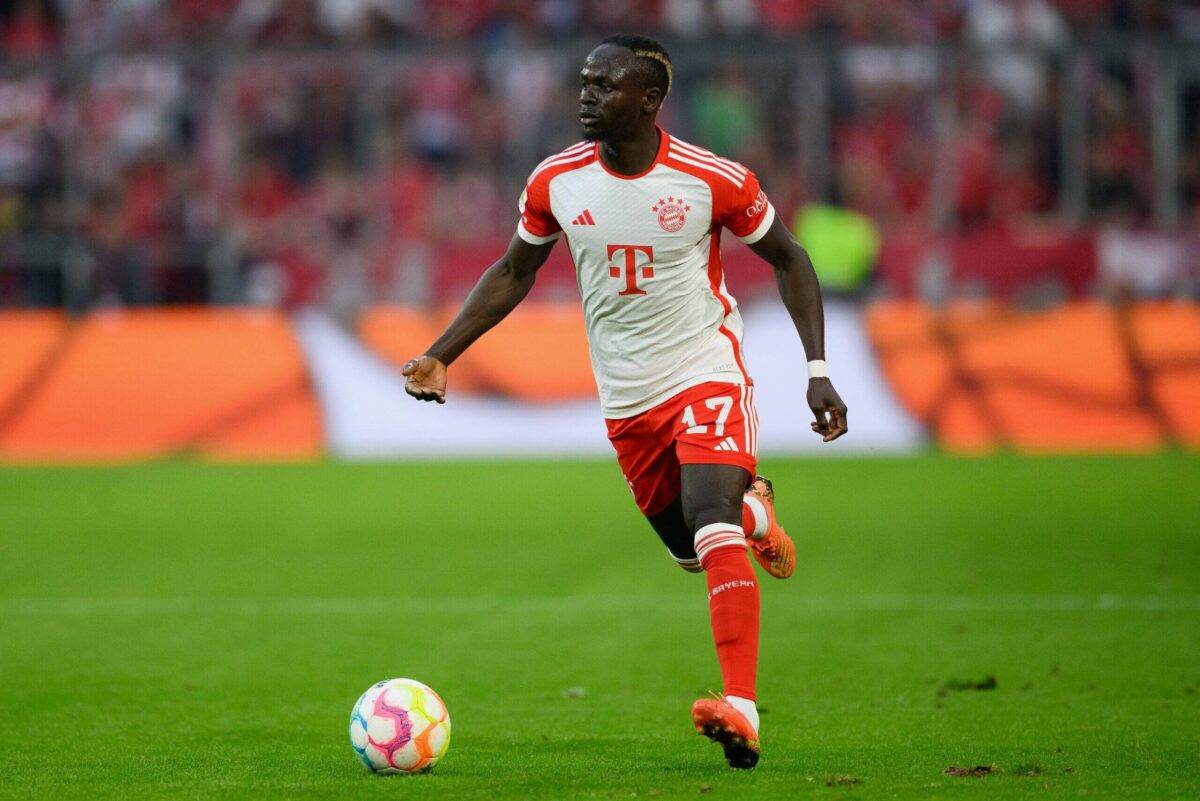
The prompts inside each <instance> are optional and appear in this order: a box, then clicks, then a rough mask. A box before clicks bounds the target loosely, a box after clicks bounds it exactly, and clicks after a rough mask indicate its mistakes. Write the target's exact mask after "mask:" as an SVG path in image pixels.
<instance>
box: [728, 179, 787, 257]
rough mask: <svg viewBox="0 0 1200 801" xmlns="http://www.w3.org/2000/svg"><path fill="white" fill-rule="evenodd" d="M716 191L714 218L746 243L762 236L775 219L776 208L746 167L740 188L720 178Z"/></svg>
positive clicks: (755, 240)
mask: <svg viewBox="0 0 1200 801" xmlns="http://www.w3.org/2000/svg"><path fill="white" fill-rule="evenodd" d="M716 194H717V197H715V198H713V200H714V203H713V216H714V217H715V218H716V221H717V222H719V223H720V224H721V225H723V226H725V227H726V228H728V229H729V230H730V231H732V232H733V235H734V236H736V237H737V238H738V239H740V240H742V241H743V242H745V243H746V244H747V245H752V244H754V243H755V242H757V241H758V240H760V239H762V238H763V236H765V235H766V233H767V230H768V229H769V228H770V227H771V223H773V222H775V207H774V206H772V205H771V201H770V200H768V199H767V193H766V192H764V191H763V190H762V187H760V186H759V185H758V177H757V176H756V175H755V174H754V173H752V172H750V171H749V170H747V171H746V178H745V180H743V181H742V185H741V186H740V187H739V186H737V185H736V184H733V183H731V182H727V181H721V182H719V184H718V192H717V193H716Z"/></svg>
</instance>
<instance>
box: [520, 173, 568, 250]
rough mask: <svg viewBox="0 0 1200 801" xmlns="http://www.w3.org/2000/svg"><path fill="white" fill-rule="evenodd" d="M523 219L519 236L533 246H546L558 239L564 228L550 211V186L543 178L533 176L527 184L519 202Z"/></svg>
mask: <svg viewBox="0 0 1200 801" xmlns="http://www.w3.org/2000/svg"><path fill="white" fill-rule="evenodd" d="M517 208H518V210H519V211H520V212H521V219H520V221H519V222H518V223H517V235H518V236H520V237H521V238H522V239H524V240H525V241H526V242H528V243H529V244H531V245H544V244H546V243H547V242H553V241H554V240H555V239H557V238H558V234H559V232H560V231H562V228H561V227H560V226H559V224H558V220H556V219H554V214H553V213H552V212H551V211H550V184H549V182H548V181H545V180H542V179H541V176H538V175H536V174H535V175H533V176H531V177H530V179H529V181H528V182H527V183H526V184H525V191H523V192H522V193H521V199H520V200H519V201H517Z"/></svg>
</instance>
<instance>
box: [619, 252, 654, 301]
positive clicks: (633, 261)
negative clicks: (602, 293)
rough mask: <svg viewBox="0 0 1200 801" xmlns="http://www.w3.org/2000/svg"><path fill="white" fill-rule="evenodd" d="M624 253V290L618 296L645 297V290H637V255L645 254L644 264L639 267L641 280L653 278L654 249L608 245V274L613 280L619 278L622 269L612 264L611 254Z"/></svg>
mask: <svg viewBox="0 0 1200 801" xmlns="http://www.w3.org/2000/svg"><path fill="white" fill-rule="evenodd" d="M622 250H623V251H625V266H624V268H623V269H624V274H625V288H624V289H623V290H621V291H620V292H619V293H617V294H619V295H645V294H646V290H644V289H640V288H638V285H637V279H638V263H637V254H638V253H645V254H646V263H645V264H643V265H642V266H641V271H642V278H653V277H654V267H653V264H654V248H652V247H650V246H649V245H609V246H608V260H609V265H608V274H609V275H610V276H612V277H613V278H620V277H621V273H622V267H621V266H620V265H616V264H612V257H613V254H615V253H618V252H620V251H622Z"/></svg>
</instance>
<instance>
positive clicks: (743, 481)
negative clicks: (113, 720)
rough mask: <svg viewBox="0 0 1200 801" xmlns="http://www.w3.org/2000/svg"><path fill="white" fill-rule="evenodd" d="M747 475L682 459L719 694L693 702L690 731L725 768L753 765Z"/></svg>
mask: <svg viewBox="0 0 1200 801" xmlns="http://www.w3.org/2000/svg"><path fill="white" fill-rule="evenodd" d="M750 479H751V474H750V472H749V471H747V470H746V469H745V468H744V467H740V466H737V465H732V464H695V463H692V464H684V465H682V467H681V470H680V484H681V488H680V497H681V503H682V511H683V516H684V519H685V521H686V523H687V525H688V528H689V529H690V530H691V531H693V532H695V534H694V537H695V540H694V542H695V549H696V554H697V556H698V558H699V559H700V564H701V566H702V567H703V569H704V573H705V577H706V579H707V584H708V603H709V614H710V617H711V620H712V631H713V641H714V642H715V644H716V648H717V661H718V662H719V663H720V665H721V675H722V678H723V680H724V685H725V686H724V695H723V697H721V698H717V699H701V700H699V701H697V702H696V703H695V704H693V706H692V720H693V722H694V723H695V725H696V729H697V731H699V732H701V733H702V734H704V735H705V736H706V737H708V738H709V739H711V740H714V741H715V742H719V743H720V744H721V745H722V746H723V747H724V749H725V758H726V759H727V760H728V761H729V765H730V767H735V768H752V767H754V766H755V765H756V764H757V763H758V755H759V738H758V711H757V709H756V708H755V704H754V700H755V679H756V672H757V670H758V630H759V594H758V581H757V580H756V578H755V575H754V568H753V567H752V566H751V564H750V558H749V556H748V555H747V553H746V537H745V532H744V531H743V528H742V506H743V493H744V492H745V489H746V485H747V484H748V483H749V482H750Z"/></svg>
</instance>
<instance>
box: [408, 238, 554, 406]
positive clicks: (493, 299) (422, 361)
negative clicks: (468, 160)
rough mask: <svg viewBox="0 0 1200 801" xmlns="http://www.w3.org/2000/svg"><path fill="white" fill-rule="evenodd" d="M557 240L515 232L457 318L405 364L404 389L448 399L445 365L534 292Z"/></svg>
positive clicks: (442, 400)
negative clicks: (533, 239)
mask: <svg viewBox="0 0 1200 801" xmlns="http://www.w3.org/2000/svg"><path fill="white" fill-rule="evenodd" d="M554 242H555V240H553V239H551V240H550V241H548V242H543V243H539V244H532V243H530V242H527V241H526V240H525V239H524V238H522V237H521V236H519V235H514V236H513V238H512V241H511V242H509V243H508V251H507V252H505V254H504V256H503V257H501V259H500V260H499V261H498V262H496V263H495V264H493V265H492V266H491V267H489V268H487V270H486V271H485V272H484V274H483V275H482V276H481V277H480V279H479V282H478V283H476V284H475V288H474V289H472V290H471V294H470V295H468V296H467V302H466V303H465V304H464V305H463V307H462V310H461V311H459V313H458V316H457V317H455V318H454V321H453V322H451V323H450V325H449V326H447V327H446V330H445V331H443V332H442V335H441V336H440V337H438V338H437V341H435V342H434V343H433V344H432V345H430V346H429V348H428V349H427V350H426V351H425V354H424V355H423V356H418V357H417V358H415V359H412V360H411V361H409V362H408V363H407V364H406V365H404V369H403V370H402V371H401V372H402V373H403V374H404V375H406V376H408V381H407V382H406V383H405V385H404V391H405V392H407V393H408V394H409V395H412V396H413V397H414V398H416V399H418V400H425V401H430V400H431V401H437V402H438V403H445V402H446V368H447V367H449V366H450V365H451V364H453V363H454V360H455V359H457V358H458V357H459V356H461V355H462V353H463V351H465V350H466V349H467V348H469V347H470V346H471V343H473V342H474V341H475V340H477V339H479V338H480V337H481V336H483V335H484V334H486V333H487V332H488V331H490V330H491V329H492V328H493V327H494V326H495V325H496V324H497V323H499V322H500V321H501V320H503V319H504V318H505V317H507V316H508V314H509V312H511V311H512V310H513V309H515V308H516V307H517V304H518V303H520V302H521V301H522V300H523V299H524V298H525V296H526V295H528V294H529V290H530V289H532V288H533V280H534V278H535V277H536V275H537V271H538V269H539V268H540V267H541V266H542V265H543V264H545V263H546V259H547V258H548V257H549V256H550V251H551V250H552V249H553V248H554Z"/></svg>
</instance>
